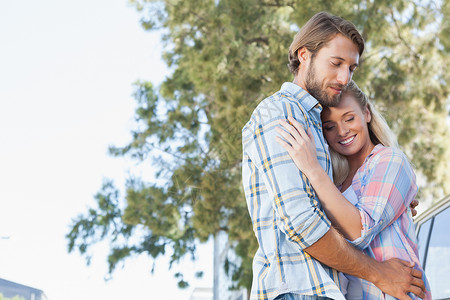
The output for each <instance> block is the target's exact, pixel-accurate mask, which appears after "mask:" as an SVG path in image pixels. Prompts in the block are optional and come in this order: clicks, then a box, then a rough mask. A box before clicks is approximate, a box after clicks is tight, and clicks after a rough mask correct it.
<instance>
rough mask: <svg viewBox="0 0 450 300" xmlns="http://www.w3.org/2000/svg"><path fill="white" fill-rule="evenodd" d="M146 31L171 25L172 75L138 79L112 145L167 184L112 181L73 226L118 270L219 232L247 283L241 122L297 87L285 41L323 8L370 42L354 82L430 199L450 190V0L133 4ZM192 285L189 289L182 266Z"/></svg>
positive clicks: (167, 30)
mask: <svg viewBox="0 0 450 300" xmlns="http://www.w3.org/2000/svg"><path fill="white" fill-rule="evenodd" d="M131 3H132V4H134V5H135V6H136V8H137V9H138V10H139V11H140V12H141V13H142V25H143V26H144V27H145V28H146V29H148V30H161V31H162V32H163V33H164V38H163V42H165V45H166V51H165V53H164V55H163V59H164V60H165V62H166V63H167V64H168V66H169V67H170V68H171V70H172V74H171V75H170V76H169V77H168V78H167V79H166V80H165V81H164V83H163V84H162V85H161V86H160V87H154V86H153V85H152V83H150V82H139V83H137V84H136V85H135V88H136V92H135V98H136V101H137V109H136V115H135V118H136V128H135V130H134V131H133V132H132V140H131V142H130V143H129V144H128V145H125V146H122V147H111V148H110V153H111V154H112V155H115V156H118V157H122V156H128V157H131V158H133V159H136V160H137V161H139V162H141V163H145V164H152V165H153V166H154V167H155V168H157V170H158V172H157V178H158V182H157V183H154V182H145V181H143V180H141V179H140V178H130V179H129V180H128V181H127V183H126V186H125V193H124V195H120V192H119V189H118V188H116V187H115V186H114V184H113V183H112V182H110V181H106V182H105V184H104V185H103V187H102V188H101V189H100V191H99V192H98V194H97V195H96V196H95V199H96V201H97V205H98V207H97V208H95V209H89V211H88V212H87V213H86V214H84V215H80V216H78V217H77V218H75V219H74V220H73V224H72V230H71V231H70V232H69V233H68V235H67V238H68V240H69V252H70V251H73V250H74V249H78V250H79V251H80V252H81V253H83V254H85V255H87V253H88V252H87V250H88V249H89V247H90V246H91V245H92V244H94V243H95V242H97V241H99V240H102V239H108V240H109V241H110V244H111V253H110V255H109V257H108V262H109V266H110V271H111V272H112V271H113V269H114V267H115V266H116V265H117V263H118V262H120V261H122V260H123V259H125V258H126V257H128V256H130V255H137V254H146V255H149V256H151V257H152V258H154V259H156V258H158V256H160V255H163V254H165V253H167V252H168V251H169V250H170V251H171V261H170V264H171V266H172V264H173V263H177V262H178V261H179V260H180V258H182V257H184V256H186V255H191V256H192V257H193V258H194V257H195V250H196V245H198V243H199V242H200V243H202V242H205V241H206V240H207V239H208V238H210V237H211V236H215V235H216V234H217V233H218V232H220V231H225V232H227V234H228V235H229V239H230V241H231V245H232V247H233V250H234V251H235V252H236V254H237V255H238V256H239V257H240V258H242V261H241V263H239V264H229V263H228V264H227V268H226V269H227V270H228V271H229V274H230V276H232V278H233V279H234V280H235V282H236V285H237V286H246V287H249V286H250V283H251V276H252V275H251V259H252V256H253V254H254V252H255V249H256V239H255V238H254V235H253V232H252V225H251V222H250V218H249V216H248V211H247V208H246V203H245V197H244V192H243V189H242V183H241V155H242V153H241V151H242V148H241V129H242V127H243V126H244V124H245V123H246V122H247V121H248V119H249V117H250V114H251V112H252V110H253V109H254V108H255V107H256V105H257V104H258V103H259V101H261V100H262V99H263V98H265V97H267V96H269V95H270V94H272V93H273V92H275V91H277V90H278V89H279V87H280V85H281V84H282V82H284V81H291V80H292V75H291V74H290V73H289V71H288V68H287V66H286V65H287V49H288V47H289V45H290V42H291V41H292V38H293V35H294V34H295V32H296V31H297V30H298V27H299V26H301V24H304V23H305V22H306V21H307V20H308V19H309V18H310V17H311V16H312V15H313V14H314V13H316V12H318V11H321V10H326V11H329V12H331V13H334V14H336V15H340V16H342V17H344V18H346V19H348V20H351V21H352V22H353V23H354V24H355V25H356V26H357V27H358V29H359V30H360V32H361V33H362V34H363V36H364V38H365V40H366V52H365V54H364V56H363V58H362V59H361V67H360V68H359V70H358V71H357V72H356V74H355V76H354V79H355V81H356V82H358V84H359V85H360V86H361V87H362V88H363V89H364V90H365V91H367V93H368V95H369V96H370V98H371V99H373V100H374V101H375V103H376V105H377V106H378V107H379V108H380V110H381V111H382V112H383V113H384V115H385V116H386V118H387V120H388V122H389V123H390V125H391V126H392V127H393V129H394V130H395V131H396V132H397V134H398V135H399V140H400V144H401V145H402V148H403V150H404V151H405V152H406V153H407V154H408V156H409V157H410V159H411V161H412V162H413V163H414V164H415V166H416V172H417V174H418V178H419V184H420V186H421V187H422V189H421V194H420V195H421V196H422V197H423V198H425V197H428V198H431V197H440V196H442V195H443V194H444V193H449V192H450V190H449V188H450V184H449V183H450V173H449V172H450V166H449V159H448V158H449V157H450V153H449V151H450V147H449V143H450V142H449V141H450V136H449V135H450V134H449V130H448V123H447V120H448V113H449V87H448V83H449V73H448V72H446V71H445V66H446V65H448V63H449V55H448V53H449V51H448V50H449V47H450V40H449V36H450V35H449V34H448V33H449V28H450V25H449V21H448V19H449V18H448V17H447V18H446V17H445V16H448V12H449V1H442V2H438V3H436V2H433V1H429V2H427V1H417V2H416V1H403V0H379V1H356V0H352V1H348V0H346V1H343V0H336V1H324V0H318V1H305V0H216V1H207V0H205V1H197V0H183V1H181V0H166V1H151V0H134V1H131ZM176 277H177V278H178V279H179V282H180V287H185V286H187V284H188V283H187V282H185V281H184V280H183V276H182V274H179V273H177V274H176Z"/></svg>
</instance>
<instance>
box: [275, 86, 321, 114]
mask: <svg viewBox="0 0 450 300" xmlns="http://www.w3.org/2000/svg"><path fill="white" fill-rule="evenodd" d="M281 91H282V92H286V93H289V94H291V95H292V96H293V97H294V98H295V99H296V100H298V101H299V102H300V103H301V104H302V106H303V107H304V108H305V109H306V110H308V111H310V110H311V109H313V108H315V107H317V108H318V109H319V110H320V111H322V106H321V105H320V104H319V101H317V100H316V98H314V97H313V96H311V95H310V94H309V93H308V92H307V91H306V90H304V89H303V88H302V87H300V86H298V85H296V84H295V83H292V82H285V83H283V85H282V86H281Z"/></svg>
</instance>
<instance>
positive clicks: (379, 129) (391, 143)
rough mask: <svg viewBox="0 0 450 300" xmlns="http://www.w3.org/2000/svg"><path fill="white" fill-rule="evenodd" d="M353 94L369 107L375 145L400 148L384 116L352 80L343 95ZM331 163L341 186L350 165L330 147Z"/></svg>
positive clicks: (371, 137)
mask: <svg viewBox="0 0 450 300" xmlns="http://www.w3.org/2000/svg"><path fill="white" fill-rule="evenodd" d="M344 95H351V96H353V97H354V98H355V99H356V100H357V101H358V103H359V105H360V107H361V109H362V110H363V111H364V109H365V108H366V107H367V109H368V110H369V112H370V115H371V116H372V118H371V120H370V122H369V124H368V128H369V136H370V140H371V141H372V143H373V144H374V145H377V144H382V145H383V146H386V147H394V148H398V142H397V137H396V136H395V134H394V133H393V132H392V130H391V128H389V125H388V124H387V123H386V120H385V119H384V117H383V116H382V115H381V114H380V113H379V112H378V111H377V110H376V109H375V107H374V105H373V104H372V102H371V101H370V100H369V99H368V98H367V95H366V94H364V92H363V91H361V89H360V88H359V87H358V86H357V85H356V83H355V82H354V81H353V80H352V81H351V82H350V83H349V84H348V85H347V87H346V88H345V89H344V90H343V91H342V96H341V97H343V96H344ZM330 157H331V164H332V165H333V180H334V183H335V184H336V186H340V185H341V184H342V183H343V182H344V180H345V178H347V176H348V172H349V165H348V161H347V158H345V156H343V155H341V154H339V153H337V152H336V151H334V150H333V149H331V147H330Z"/></svg>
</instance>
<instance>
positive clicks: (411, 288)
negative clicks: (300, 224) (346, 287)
mask: <svg viewBox="0 0 450 300" xmlns="http://www.w3.org/2000/svg"><path fill="white" fill-rule="evenodd" d="M305 251H306V252H307V253H308V254H309V255H311V256H312V257H314V258H315V259H317V260H318V261H320V262H321V263H323V264H325V265H327V266H330V267H332V268H334V269H336V270H338V271H341V272H344V273H347V274H350V275H353V276H356V277H359V278H362V279H365V280H367V281H370V282H372V283H373V284H375V285H376V286H377V287H378V288H379V289H380V290H382V291H383V292H385V293H387V294H389V295H391V296H394V297H396V298H398V299H400V300H403V299H410V297H409V296H408V295H407V293H408V292H412V293H414V294H415V295H417V296H418V297H420V298H424V297H425V293H424V291H425V285H424V282H423V280H422V273H421V272H420V271H418V270H416V269H414V268H413V267H414V263H411V262H407V261H403V260H400V259H397V258H394V259H389V260H387V261H383V262H378V261H376V260H375V259H373V258H371V257H369V256H367V255H365V254H364V253H362V252H361V251H359V250H357V249H355V248H354V247H352V246H350V244H349V243H348V242H347V241H346V240H345V239H344V238H343V237H342V236H341V235H340V234H339V233H338V231H337V230H336V229H334V228H333V227H331V228H330V230H329V231H328V232H327V233H326V234H325V235H324V236H323V237H322V238H321V239H319V240H318V241H317V242H315V243H314V244H313V245H311V246H310V247H308V248H306V249H305Z"/></svg>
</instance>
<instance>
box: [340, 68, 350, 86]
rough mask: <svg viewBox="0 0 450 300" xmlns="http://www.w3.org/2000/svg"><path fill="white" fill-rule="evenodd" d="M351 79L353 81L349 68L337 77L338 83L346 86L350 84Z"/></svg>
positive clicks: (341, 71)
mask: <svg viewBox="0 0 450 300" xmlns="http://www.w3.org/2000/svg"><path fill="white" fill-rule="evenodd" d="M350 79H352V76H351V74H350V70H349V69H347V68H341V69H340V70H339V72H338V75H337V81H338V83H339V84H342V85H343V86H346V85H347V84H348V83H349V81H350Z"/></svg>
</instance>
